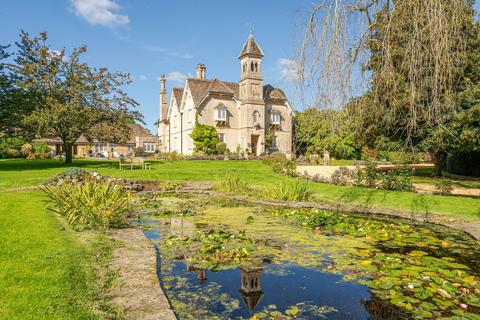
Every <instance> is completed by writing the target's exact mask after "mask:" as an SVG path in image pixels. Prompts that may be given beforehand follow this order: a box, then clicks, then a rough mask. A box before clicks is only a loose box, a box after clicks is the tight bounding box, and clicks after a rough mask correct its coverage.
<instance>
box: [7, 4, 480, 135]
mask: <svg viewBox="0 0 480 320" xmlns="http://www.w3.org/2000/svg"><path fill="white" fill-rule="evenodd" d="M312 2H315V1H309V0H261V1H259V0H256V1H254V0H242V1H234V0H231V1H225V0H223V1H221V0H215V1H214V0H203V1H199V0H190V1H186V0H185V1H180V0H175V1H173V0H170V1H166V0H48V1H36V0H30V1H27V0H3V1H2V6H1V10H0V30H1V32H0V44H2V45H5V44H13V43H14V42H15V41H17V40H18V34H19V31H20V29H24V30H26V31H28V32H29V33H30V34H38V33H39V32H41V31H47V33H48V36H49V39H50V43H51V44H52V45H53V48H54V49H57V50H58V49H61V48H64V47H65V48H67V50H69V49H72V48H74V47H78V46H80V45H83V44H85V45H87V46H88V52H87V54H86V55H85V60H86V61H87V62H89V63H90V64H91V65H92V66H96V67H103V66H105V67H108V68H110V69H111V70H121V71H125V72H129V73H130V74H131V75H132V77H133V79H134V81H133V83H132V84H131V85H130V86H129V87H128V88H127V91H128V92H129V94H130V95H131V96H132V97H133V98H134V99H135V100H137V101H138V102H139V103H140V106H139V110H140V111H141V112H142V113H143V114H144V116H145V122H146V123H147V126H148V128H149V129H150V130H152V131H153V132H156V130H155V126H154V122H155V121H156V119H157V118H158V113H159V110H158V99H159V98H158V93H159V81H158V77H159V75H160V74H166V75H167V79H168V81H167V87H168V88H170V87H171V86H181V85H182V83H183V80H184V78H185V77H186V76H189V75H194V74H195V66H196V65H197V63H204V64H205V65H206V67H207V78H213V77H218V78H220V79H223V80H228V81H238V79H239V72H240V67H239V62H238V60H237V55H238V53H239V51H240V49H241V48H242V45H243V43H244V42H245V40H246V39H247V37H248V34H249V28H248V25H253V26H254V31H253V34H254V36H255V39H256V40H257V42H258V43H259V44H260V46H261V47H262V49H263V51H264V52H265V58H264V64H263V76H264V80H265V83H270V84H272V85H275V86H280V87H282V88H283V89H284V90H285V91H286V93H287V96H288V97H289V98H290V100H291V101H292V102H293V104H294V106H295V108H296V109H302V107H303V106H302V105H301V104H300V102H299V100H298V99H296V94H295V93H296V92H295V90H294V86H293V84H292V81H291V79H290V80H289V78H291V76H292V74H291V70H292V68H291V66H292V65H291V62H290V60H289V59H290V58H291V57H292V56H293V55H294V52H295V45H294V44H295V39H297V36H298V34H299V31H300V30H301V26H302V23H303V21H304V20H305V14H306V13H307V12H308V10H309V8H310V6H311V5H312ZM475 7H476V9H477V10H478V8H479V3H478V1H477V2H476V5H475Z"/></svg>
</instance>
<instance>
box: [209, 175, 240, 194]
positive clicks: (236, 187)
mask: <svg viewBox="0 0 480 320" xmlns="http://www.w3.org/2000/svg"><path fill="white" fill-rule="evenodd" d="M214 188H215V189H216V190H219V191H223V192H226V193H246V192H248V185H247V183H246V182H245V181H244V180H243V179H242V178H240V176H239V175H238V174H236V173H227V174H224V175H222V176H220V177H217V178H216V179H215V185H214Z"/></svg>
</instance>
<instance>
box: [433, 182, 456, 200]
mask: <svg viewBox="0 0 480 320" xmlns="http://www.w3.org/2000/svg"><path fill="white" fill-rule="evenodd" d="M452 191H453V183H452V180H450V179H440V180H437V181H435V194H441V195H444V196H448V195H450V194H452Z"/></svg>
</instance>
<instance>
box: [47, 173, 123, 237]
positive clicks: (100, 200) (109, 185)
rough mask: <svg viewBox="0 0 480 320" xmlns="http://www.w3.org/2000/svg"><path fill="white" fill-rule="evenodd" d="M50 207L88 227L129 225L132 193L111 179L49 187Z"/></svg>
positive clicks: (108, 227) (72, 220) (73, 222)
mask: <svg viewBox="0 0 480 320" xmlns="http://www.w3.org/2000/svg"><path fill="white" fill-rule="evenodd" d="M43 191H44V192H45V194H46V195H47V198H48V200H47V209H49V210H51V211H53V212H56V213H58V214H60V215H62V216H64V217H65V219H66V220H67V221H68V222H69V223H70V224H72V225H74V226H77V227H81V228H85V229H101V230H106V229H110V228H119V227H122V226H124V225H126V224H127V211H128V208H129V199H128V197H129V194H128V192H127V191H125V190H124V189H123V186H121V185H119V184H116V183H114V182H111V181H90V182H85V183H82V184H72V183H66V184H62V185H60V186H46V187H43Z"/></svg>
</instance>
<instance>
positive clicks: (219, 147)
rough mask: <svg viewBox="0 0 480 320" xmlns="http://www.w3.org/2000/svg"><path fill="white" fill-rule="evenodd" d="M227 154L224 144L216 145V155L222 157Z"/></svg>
mask: <svg viewBox="0 0 480 320" xmlns="http://www.w3.org/2000/svg"><path fill="white" fill-rule="evenodd" d="M227 153H228V148H227V144H226V143H225V142H219V143H217V154H220V155H224V154H227Z"/></svg>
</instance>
